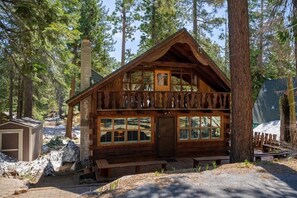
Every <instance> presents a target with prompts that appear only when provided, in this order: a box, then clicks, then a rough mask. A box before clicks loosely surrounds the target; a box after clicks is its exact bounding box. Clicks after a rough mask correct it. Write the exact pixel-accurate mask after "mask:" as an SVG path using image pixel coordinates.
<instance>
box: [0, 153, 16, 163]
mask: <svg viewBox="0 0 297 198" xmlns="http://www.w3.org/2000/svg"><path fill="white" fill-rule="evenodd" d="M17 161H18V160H17V159H15V158H12V157H10V156H8V155H5V154H4V153H1V152H0V163H3V162H17Z"/></svg>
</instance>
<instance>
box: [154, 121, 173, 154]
mask: <svg viewBox="0 0 297 198" xmlns="http://www.w3.org/2000/svg"><path fill="white" fill-rule="evenodd" d="M175 126H176V124H175V117H172V116H171V117H167V116H166V117H159V118H158V123H157V131H158V154H159V156H160V157H171V156H174V155H175V145H176V144H175V142H176V138H175V137H176V127H175Z"/></svg>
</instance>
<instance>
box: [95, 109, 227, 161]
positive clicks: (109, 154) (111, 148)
mask: <svg viewBox="0 0 297 198" xmlns="http://www.w3.org/2000/svg"><path fill="white" fill-rule="evenodd" d="M212 115H215V116H221V119H222V121H221V127H222V131H221V138H220V139H217V140H197V141H190V140H189V141H187V140H186V141H181V140H178V130H176V131H174V135H175V139H176V141H175V153H174V155H173V156H168V157H198V156H215V155H228V154H229V140H230V137H229V135H230V124H229V123H230V118H229V112H220V111H216V112H202V111H191V112H188V111H186V112H185V111H172V112H164V111H138V112H137V111H122V112H98V114H97V116H98V117H107V118H109V117H113V118H117V117H129V116H130V117H135V116H140V117H141V116H151V117H152V120H153V121H152V135H151V136H152V141H151V142H144V143H119V144H112V145H102V144H101V145H100V144H98V135H99V134H98V133H99V130H98V127H96V131H95V133H94V136H92V139H93V141H94V143H95V144H94V145H93V146H91V147H90V149H91V150H92V154H93V156H92V159H93V160H95V159H108V160H109V161H111V162H128V161H130V160H142V159H155V158H159V157H160V156H159V150H158V144H159V142H158V141H159V139H158V129H157V122H158V118H159V117H167V116H169V117H170V116H172V117H174V118H175V119H177V118H178V117H179V116H212ZM98 117H97V119H98ZM177 128H178V126H177ZM161 158H162V157H161ZM163 158H164V157H163Z"/></svg>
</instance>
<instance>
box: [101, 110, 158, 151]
mask: <svg viewBox="0 0 297 198" xmlns="http://www.w3.org/2000/svg"><path fill="white" fill-rule="evenodd" d="M102 118H106V119H112V120H113V121H112V129H111V131H112V134H111V142H106V143H101V130H100V119H102ZM117 118H125V120H126V127H125V129H124V131H125V134H124V141H123V142H115V141H114V132H115V131H117V130H115V129H114V119H117ZM127 118H138V129H137V137H138V140H137V141H128V140H127V139H128V127H127ZM139 118H150V119H151V139H150V140H148V141H141V140H140V131H141V130H140V123H139ZM97 121H98V123H97V126H98V128H97V133H96V138H97V146H116V145H133V144H153V143H154V135H155V133H154V131H155V130H154V117H153V116H146V115H141V116H133V115H131V116H98V117H97ZM107 131H108V130H107ZM135 131H136V130H135ZM104 132H105V131H104Z"/></svg>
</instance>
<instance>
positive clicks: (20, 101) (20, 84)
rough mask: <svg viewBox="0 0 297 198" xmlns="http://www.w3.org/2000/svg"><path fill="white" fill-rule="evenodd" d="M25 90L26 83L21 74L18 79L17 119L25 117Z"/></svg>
mask: <svg viewBox="0 0 297 198" xmlns="http://www.w3.org/2000/svg"><path fill="white" fill-rule="evenodd" d="M23 88H24V82H23V78H22V75H21V74H19V79H18V106H17V118H22V116H23V102H24V101H23V99H24V95H23V90H24V89H23Z"/></svg>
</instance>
